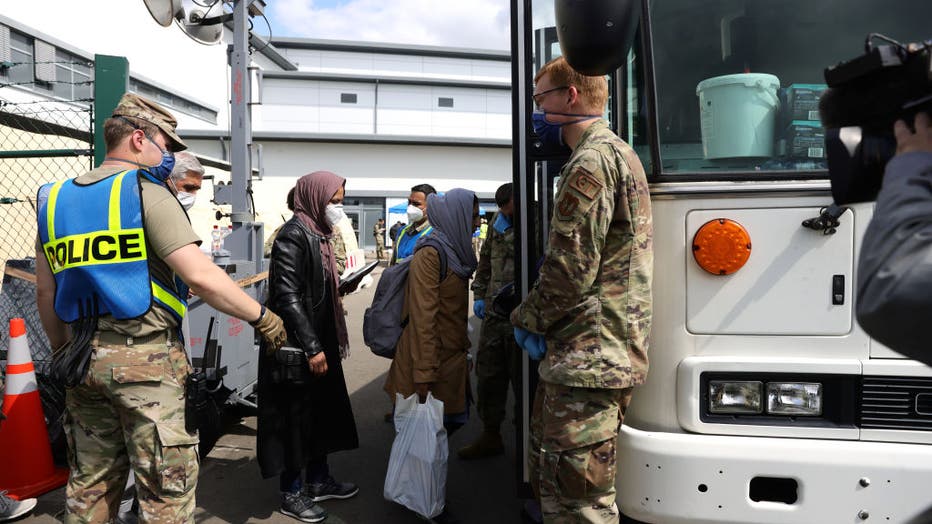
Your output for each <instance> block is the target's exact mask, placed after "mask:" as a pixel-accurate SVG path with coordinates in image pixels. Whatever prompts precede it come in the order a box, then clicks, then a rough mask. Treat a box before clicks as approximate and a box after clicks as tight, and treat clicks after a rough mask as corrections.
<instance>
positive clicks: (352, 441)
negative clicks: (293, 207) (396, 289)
mask: <svg viewBox="0 0 932 524" xmlns="http://www.w3.org/2000/svg"><path fill="white" fill-rule="evenodd" d="M321 242H327V240H326V239H324V238H321V237H319V236H317V235H315V234H314V233H313V232H312V231H311V230H310V229H308V228H307V226H305V225H304V224H303V223H302V222H301V221H300V220H299V219H298V218H297V217H295V218H292V219H291V220H289V221H288V222H286V223H285V225H284V226H282V228H281V230H280V231H279V232H278V235H277V236H276V238H275V243H274V244H273V246H272V257H271V263H270V267H269V299H268V301H267V303H266V305H267V307H268V308H269V309H271V310H272V311H274V312H275V313H277V314H278V315H279V316H280V317H281V318H282V320H283V321H284V323H285V329H286V330H287V332H288V342H287V343H286V346H287V347H291V348H295V349H297V350H300V351H301V352H303V354H301V353H297V352H292V362H293V365H290V366H289V365H286V364H285V363H284V362H283V361H284V360H285V358H284V357H285V356H288V355H287V353H283V352H282V351H279V352H278V354H277V355H272V356H269V355H266V352H265V347H262V349H261V351H260V356H259V386H258V399H259V402H258V404H259V429H258V437H257V444H256V451H257V455H258V461H259V467H260V468H261V470H262V476H263V477H265V478H269V477H273V476H275V475H278V474H280V473H282V472H283V471H285V470H290V471H296V470H301V469H303V468H304V467H306V466H307V463H308V461H310V460H311V459H319V458H322V457H324V456H325V455H327V454H328V453H332V452H334V451H340V450H348V449H356V448H357V447H359V437H358V435H357V433H356V421H355V420H354V418H353V408H352V406H351V405H350V399H349V395H348V394H347V391H346V380H345V379H344V377H343V366H342V364H341V360H340V350H339V344H338V342H337V334H336V330H335V329H334V322H333V303H332V301H333V300H339V298H338V297H334V296H333V293H332V292H331V284H330V279H331V278H333V276H332V275H330V270H329V268H327V267H324V265H323V264H322V262H321V258H322V257H321V253H320V244H321ZM321 351H323V352H324V354H325V355H326V356H327V367H328V370H327V374H326V375H324V376H323V377H313V376H312V375H311V372H310V370H309V369H308V365H307V358H308V357H309V356H311V355H315V354H317V353H319V352H321Z"/></svg>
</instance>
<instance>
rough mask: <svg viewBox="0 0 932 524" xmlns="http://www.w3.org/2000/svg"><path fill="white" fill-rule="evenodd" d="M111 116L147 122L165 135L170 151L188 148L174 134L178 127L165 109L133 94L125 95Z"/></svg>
mask: <svg viewBox="0 0 932 524" xmlns="http://www.w3.org/2000/svg"><path fill="white" fill-rule="evenodd" d="M113 116H124V117H131V118H138V119H140V120H145V121H146V122H149V123H150V124H152V125H154V126H155V127H157V128H159V129H160V130H161V131H162V132H163V133H165V136H167V137H168V140H169V144H168V146H169V149H171V150H172V151H182V150H185V149H187V148H188V146H187V145H186V144H185V143H184V141H183V140H181V137H179V136H178V135H177V134H176V133H175V128H176V127H178V121H177V120H175V117H174V116H173V115H172V114H171V113H169V112H168V111H167V110H165V108H163V107H162V106H160V105H158V104H156V103H155V102H153V101H151V100H149V99H147V98H143V97H141V96H139V95H137V94H135V93H126V94H125V95H123V98H121V99H120V103H119V104H117V106H116V109H114V110H113Z"/></svg>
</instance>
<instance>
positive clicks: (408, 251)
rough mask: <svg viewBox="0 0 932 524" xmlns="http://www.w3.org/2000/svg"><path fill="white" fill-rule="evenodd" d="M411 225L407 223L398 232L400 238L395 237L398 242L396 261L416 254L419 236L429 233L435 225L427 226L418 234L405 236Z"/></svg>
mask: <svg viewBox="0 0 932 524" xmlns="http://www.w3.org/2000/svg"><path fill="white" fill-rule="evenodd" d="M409 227H411V225H410V224H409V225H407V226H405V227H404V229H402V230H401V231H400V232H399V233H398V238H396V239H395V242H397V243H398V250H397V251H395V255H396V256H395V262H396V263H397V262H401V261H402V260H404V259H406V258H408V257H410V256H411V255H413V254H414V246H415V244H417V241H418V239H419V238H421V237H423V236H425V235H429V234H430V232H431V231H433V230H434V226H430V225H429V226H427V227H425V228H424V230H423V231H421V232H420V233H418V234H416V235H409V236H405V234H406V233H407V232H408V228H409Z"/></svg>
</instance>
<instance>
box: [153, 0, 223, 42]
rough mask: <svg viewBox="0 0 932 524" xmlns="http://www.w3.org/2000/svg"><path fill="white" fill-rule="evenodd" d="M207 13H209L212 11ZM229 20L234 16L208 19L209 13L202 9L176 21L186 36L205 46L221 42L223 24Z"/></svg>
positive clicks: (194, 10) (195, 10) (190, 12)
mask: <svg viewBox="0 0 932 524" xmlns="http://www.w3.org/2000/svg"><path fill="white" fill-rule="evenodd" d="M147 1H151V0H147ZM211 7H213V6H211ZM207 11H208V12H209V11H210V9H208V10H207ZM229 18H232V15H225V14H224V15H220V16H214V17H207V12H205V11H203V10H202V9H193V10H191V11H189V12H188V13H187V14H185V16H183V17H182V18H181V19H176V20H175V21H176V22H177V23H178V27H180V28H181V30H182V31H184V34H186V35H188V36H189V37H191V39H192V40H194V41H195V42H197V43H199V44H204V45H215V44H217V43H219V42H220V38H221V37H222V36H223V22H224V21H226V20H227V19H229Z"/></svg>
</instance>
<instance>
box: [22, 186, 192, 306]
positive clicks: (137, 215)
mask: <svg viewBox="0 0 932 524" xmlns="http://www.w3.org/2000/svg"><path fill="white" fill-rule="evenodd" d="M142 177H146V178H147V179H149V180H152V181H153V182H154V183H157V184H160V182H159V181H157V180H154V179H152V178H151V177H150V176H149V174H148V173H147V172H146V171H143V170H131V171H122V172H120V173H116V174H114V175H111V176H109V177H107V178H104V179H102V180H99V181H97V182H94V183H92V184H88V185H78V184H75V182H74V180H73V179H71V180H63V181H59V182H55V183H53V184H46V185H44V186H42V187H41V188H39V198H38V201H39V203H40V207H39V212H38V227H39V240H40V242H41V244H42V251H43V252H44V254H45V258H46V259H47V260H48V261H49V267H51V268H52V273H53V274H54V275H55V313H56V314H57V315H58V317H59V318H61V319H62V320H63V321H64V322H74V321H75V320H77V319H78V318H81V317H82V316H88V314H89V313H90V311H91V310H90V309H89V308H87V305H88V304H90V303H91V302H92V301H95V300H96V302H97V314H98V315H106V314H109V315H112V316H113V317H114V318H115V319H117V320H127V319H131V318H137V317H140V316H142V315H143V314H145V313H146V312H148V311H149V310H150V309H151V308H152V306H153V304H155V305H159V306H161V307H162V308H164V309H166V310H167V311H169V312H170V313H172V315H173V316H174V317H175V319H176V320H177V321H178V322H179V323H180V321H181V319H182V318H183V317H184V314H185V311H186V310H187V302H186V300H185V299H186V298H187V296H186V295H187V293H184V294H181V293H179V292H178V291H177V287H176V286H175V285H173V284H167V283H164V282H159V281H157V280H156V279H155V278H154V277H152V276H151V275H150V273H149V263H148V253H147V249H148V246H147V244H146V233H145V230H144V228H143V217H142V198H141V196H140V194H141V190H142V187H141V184H142V180H141V179H142ZM43 201H44V202H43Z"/></svg>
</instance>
